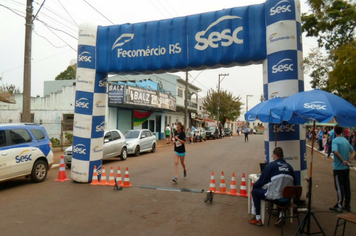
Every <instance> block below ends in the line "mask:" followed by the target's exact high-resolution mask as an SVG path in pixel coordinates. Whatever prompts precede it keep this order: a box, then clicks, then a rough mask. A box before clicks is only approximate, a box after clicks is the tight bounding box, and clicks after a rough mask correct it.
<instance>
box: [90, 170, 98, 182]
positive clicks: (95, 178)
mask: <svg viewBox="0 0 356 236" xmlns="http://www.w3.org/2000/svg"><path fill="white" fill-rule="evenodd" d="M90 185H99V181H98V173H97V172H96V166H94V171H93V178H92V179H91V183H90Z"/></svg>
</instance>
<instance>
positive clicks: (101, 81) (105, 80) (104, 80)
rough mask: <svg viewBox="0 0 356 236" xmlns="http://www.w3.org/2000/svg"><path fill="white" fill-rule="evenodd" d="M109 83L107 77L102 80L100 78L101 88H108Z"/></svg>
mask: <svg viewBox="0 0 356 236" xmlns="http://www.w3.org/2000/svg"><path fill="white" fill-rule="evenodd" d="M107 84H108V79H107V78H105V79H102V80H100V81H99V87H101V88H104V87H105V88H106V85H107Z"/></svg>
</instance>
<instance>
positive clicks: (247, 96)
mask: <svg viewBox="0 0 356 236" xmlns="http://www.w3.org/2000/svg"><path fill="white" fill-rule="evenodd" d="M249 97H253V95H246V113H247V112H248V98H249Z"/></svg>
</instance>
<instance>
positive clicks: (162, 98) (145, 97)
mask: <svg viewBox="0 0 356 236" xmlns="http://www.w3.org/2000/svg"><path fill="white" fill-rule="evenodd" d="M108 97H109V106H117V105H119V104H131V105H137V106H147V107H152V108H162V109H166V110H171V111H175V110H176V98H175V97H173V96H172V95H169V94H165V93H161V92H158V91H153V90H148V89H143V88H138V87H132V86H125V85H116V84H109V96H108Z"/></svg>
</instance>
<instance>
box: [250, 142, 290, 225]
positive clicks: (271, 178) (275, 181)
mask: <svg viewBox="0 0 356 236" xmlns="http://www.w3.org/2000/svg"><path fill="white" fill-rule="evenodd" d="M273 160H274V161H273V162H271V163H269V164H268V165H267V167H266V168H265V169H264V170H263V172H262V173H261V176H260V178H259V179H258V180H257V181H256V183H255V184H254V185H253V189H252V199H253V204H254V207H255V208H256V210H255V212H256V215H255V216H254V217H253V218H252V219H251V220H249V223H250V224H254V225H257V226H262V225H263V224H262V221H261V204H260V200H265V199H269V200H276V199H281V198H283V195H282V193H283V188H284V187H285V186H293V185H295V177H294V170H293V168H292V166H291V165H289V164H288V163H287V162H286V161H285V160H284V156H283V150H282V148H280V147H276V148H275V149H274V150H273ZM279 222H280V219H278V220H277V222H276V223H275V224H278V223H279Z"/></svg>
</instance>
